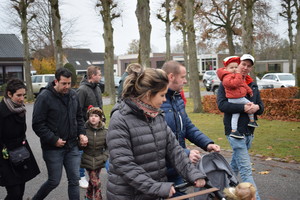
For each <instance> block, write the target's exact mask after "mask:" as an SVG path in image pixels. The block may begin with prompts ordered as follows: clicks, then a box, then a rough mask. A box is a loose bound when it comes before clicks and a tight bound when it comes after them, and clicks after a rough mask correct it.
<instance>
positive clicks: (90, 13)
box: [0, 0, 287, 55]
mask: <svg viewBox="0 0 300 200" xmlns="http://www.w3.org/2000/svg"><path fill="white" fill-rule="evenodd" d="M60 1H61V2H62V3H61V4H62V5H61V6H60V13H61V15H62V17H63V18H77V21H76V24H75V27H74V30H76V31H74V34H72V36H71V40H72V42H71V44H72V45H80V46H77V47H78V48H90V49H91V50H92V51H93V52H103V51H104V42H103V38H102V34H103V24H102V20H101V17H100V16H99V15H98V14H97V13H96V11H95V7H94V5H95V2H96V0H60ZM162 1H163V0H151V1H150V8H151V17H150V21H151V25H152V32H151V48H152V50H153V52H165V36H164V34H165V33H164V31H165V27H164V23H163V22H161V21H160V20H158V19H157V18H156V11H157V9H158V8H159V5H160V4H159V2H162ZM272 1H273V2H274V3H273V5H276V7H275V8H274V10H273V15H275V14H274V13H277V12H279V11H280V5H279V3H280V2H279V0H272ZM7 2H9V1H7V0H0V6H2V7H3V5H4V4H6V3H7ZM118 2H119V7H120V9H121V11H122V12H121V17H120V18H117V19H115V20H114V21H113V28H114V46H115V54H116V55H121V54H125V53H126V52H127V49H128V48H129V43H130V42H131V41H132V40H133V39H138V38H139V32H138V25H137V19H136V16H135V9H136V0H118ZM4 17H5V16H4V12H0V33H14V32H12V30H10V29H9V28H7V26H6V25H5V24H4V23H3V20H2V19H3V18H4ZM276 19H278V21H279V23H280V25H278V24H274V27H276V28H275V30H276V32H278V33H280V34H284V32H286V29H287V28H286V25H285V24H284V23H282V20H281V18H278V17H277V18H276ZM275 23H276V20H275ZM285 34H286V33H285ZM180 39H181V36H180V33H179V32H176V31H173V32H172V34H171V45H172V46H175V45H176V43H177V42H178V41H179V40H180Z"/></svg>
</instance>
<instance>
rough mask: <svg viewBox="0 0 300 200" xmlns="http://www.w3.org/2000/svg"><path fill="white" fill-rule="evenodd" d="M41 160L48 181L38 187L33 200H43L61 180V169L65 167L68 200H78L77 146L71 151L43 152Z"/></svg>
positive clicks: (63, 149)
mask: <svg viewBox="0 0 300 200" xmlns="http://www.w3.org/2000/svg"><path fill="white" fill-rule="evenodd" d="M43 159H44V161H45V163H46V166H47V170H48V180H47V181H46V182H45V183H44V184H43V185H42V186H41V187H40V189H39V190H38V192H37V193H36V194H35V196H34V197H33V200H40V199H44V198H45V197H46V196H47V195H48V194H49V193H50V192H51V191H52V190H53V189H55V188H56V187H57V186H58V185H59V183H60V180H61V176H62V169H63V166H64V167H65V170H66V174H67V178H68V195H69V199H72V200H79V199H80V195H79V173H78V171H79V166H80V159H81V156H80V153H79V150H78V147H77V146H74V147H72V148H71V149H66V148H61V149H58V150H43Z"/></svg>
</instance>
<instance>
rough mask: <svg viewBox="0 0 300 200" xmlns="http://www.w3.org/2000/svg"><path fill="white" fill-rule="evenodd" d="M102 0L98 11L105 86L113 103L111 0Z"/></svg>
mask: <svg viewBox="0 0 300 200" xmlns="http://www.w3.org/2000/svg"><path fill="white" fill-rule="evenodd" d="M100 1H101V2H102V10H101V11H100V13H101V16H102V21H103V29H104V33H103V39H104V44H105V56H104V76H105V87H107V91H108V94H109V96H110V103H111V104H112V105H114V104H115V103H116V90H115V82H114V42H113V32H114V29H113V27H112V23H111V21H112V18H111V5H112V2H111V1H107V0H100Z"/></svg>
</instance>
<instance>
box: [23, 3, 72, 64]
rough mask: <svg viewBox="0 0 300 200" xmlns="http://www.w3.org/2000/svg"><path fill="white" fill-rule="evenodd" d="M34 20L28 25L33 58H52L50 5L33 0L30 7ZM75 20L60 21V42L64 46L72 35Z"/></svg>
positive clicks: (52, 38)
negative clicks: (34, 15) (34, 16)
mask: <svg viewBox="0 0 300 200" xmlns="http://www.w3.org/2000/svg"><path fill="white" fill-rule="evenodd" d="M32 9H33V12H34V13H35V14H36V16H37V17H36V18H35V19H34V20H33V21H32V23H30V26H29V27H28V28H29V37H30V44H31V49H32V51H35V53H34V57H35V58H38V59H42V58H50V57H53V58H54V55H55V54H54V34H53V26H52V16H51V5H50V2H49V1H48V0H35V2H34V5H33V6H32ZM76 20H77V18H74V17H73V18H72V19H68V20H66V19H63V18H62V19H61V31H62V41H63V44H64V46H66V44H67V43H68V40H70V37H69V36H70V34H71V33H74V32H75V31H74V28H73V27H74V24H75V22H76Z"/></svg>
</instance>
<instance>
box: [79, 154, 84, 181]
mask: <svg viewBox="0 0 300 200" xmlns="http://www.w3.org/2000/svg"><path fill="white" fill-rule="evenodd" d="M79 153H80V158H81V156H82V154H83V151H82V150H80V151H79ZM79 176H80V178H81V177H85V174H84V168H79Z"/></svg>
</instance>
